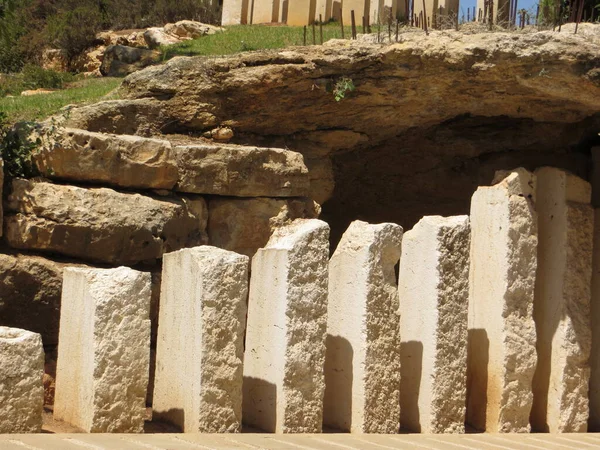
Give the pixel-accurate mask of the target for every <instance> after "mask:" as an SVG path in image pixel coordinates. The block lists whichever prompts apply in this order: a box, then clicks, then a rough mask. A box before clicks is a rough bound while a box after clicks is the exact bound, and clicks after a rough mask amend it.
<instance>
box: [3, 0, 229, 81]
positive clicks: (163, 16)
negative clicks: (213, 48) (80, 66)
mask: <svg viewBox="0 0 600 450" xmlns="http://www.w3.org/2000/svg"><path fill="white" fill-rule="evenodd" d="M181 19H191V20H199V21H202V22H205V23H217V22H218V21H219V19H220V10H219V7H218V3H215V2H212V1H211V0H177V1H172V0H18V1H17V0H0V72H3V73H11V72H18V71H19V70H21V68H22V67H23V66H24V65H25V64H27V63H33V64H35V63H39V62H40V59H41V54H42V50H43V49H44V48H46V47H48V46H53V47H55V48H59V49H61V50H64V52H65V53H66V55H67V58H68V59H71V58H73V57H75V56H76V55H78V54H79V53H80V52H81V51H83V50H85V49H86V48H88V47H89V46H91V45H92V44H93V43H94V42H95V39H96V34H97V32H98V31H100V30H107V29H113V30H120V29H128V28H145V27H149V26H162V25H164V24H165V23H168V22H176V21H177V20H181Z"/></svg>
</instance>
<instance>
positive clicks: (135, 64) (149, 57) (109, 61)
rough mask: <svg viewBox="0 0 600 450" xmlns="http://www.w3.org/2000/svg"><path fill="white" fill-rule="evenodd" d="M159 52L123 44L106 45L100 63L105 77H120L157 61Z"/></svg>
mask: <svg viewBox="0 0 600 450" xmlns="http://www.w3.org/2000/svg"><path fill="white" fill-rule="evenodd" d="M158 58H159V54H158V53H157V52H155V51H153V50H148V49H145V48H136V47H126V46H124V45H110V46H108V47H106V50H105V51H104V55H103V57H102V64H101V65H100V73H101V74H102V75H104V76H105V77H122V76H125V75H128V74H130V73H133V72H135V71H137V70H140V69H142V68H144V67H146V66H149V65H151V64H154V63H156V62H157V61H158Z"/></svg>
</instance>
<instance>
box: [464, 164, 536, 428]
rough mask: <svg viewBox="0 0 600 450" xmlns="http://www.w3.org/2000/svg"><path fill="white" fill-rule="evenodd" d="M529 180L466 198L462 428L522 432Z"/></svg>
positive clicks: (530, 252) (531, 229) (528, 343)
mask: <svg viewBox="0 0 600 450" xmlns="http://www.w3.org/2000/svg"><path fill="white" fill-rule="evenodd" d="M534 184H535V176H534V175H533V174H531V173H529V172H527V171H526V170H524V169H517V170H515V171H513V172H511V173H509V174H508V176H507V177H506V178H504V179H503V180H502V181H500V182H499V183H498V184H496V185H494V186H491V187H480V188H478V189H477V191H476V192H475V194H474V195H473V197H472V200H471V249H470V270H469V332H468V333H469V349H468V359H469V361H468V372H467V396H468V398H467V420H466V421H467V423H468V424H469V425H471V426H473V427H474V428H476V429H478V430H485V431H488V432H527V431H529V429H530V427H529V414H530V412H531V405H532V401H533V394H532V387H531V383H532V378H533V373H534V370H535V366H536V361H537V358H536V351H535V343H536V334H535V324H534V322H533V296H534V285H535V272H536V266H537V257H536V252H537V215H536V213H535V211H534V209H533V201H532V200H533V195H534Z"/></svg>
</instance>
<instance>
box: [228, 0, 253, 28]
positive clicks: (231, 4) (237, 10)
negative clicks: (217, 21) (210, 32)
mask: <svg viewBox="0 0 600 450" xmlns="http://www.w3.org/2000/svg"><path fill="white" fill-rule="evenodd" d="M251 1H252V0H223V14H222V16H221V25H223V26H227V25H245V24H247V23H248V11H249V6H248V3H249V2H251Z"/></svg>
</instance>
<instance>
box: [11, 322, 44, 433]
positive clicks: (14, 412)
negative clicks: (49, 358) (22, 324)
mask: <svg viewBox="0 0 600 450" xmlns="http://www.w3.org/2000/svg"><path fill="white" fill-rule="evenodd" d="M43 375H44V348H43V347H42V336H40V335H39V334H37V333H32V332H31V331H25V330H21V329H20V328H8V327H0V434H3V433H39V432H40V431H41V430H42V412H43V409H44V386H43V384H42V377H43Z"/></svg>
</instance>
